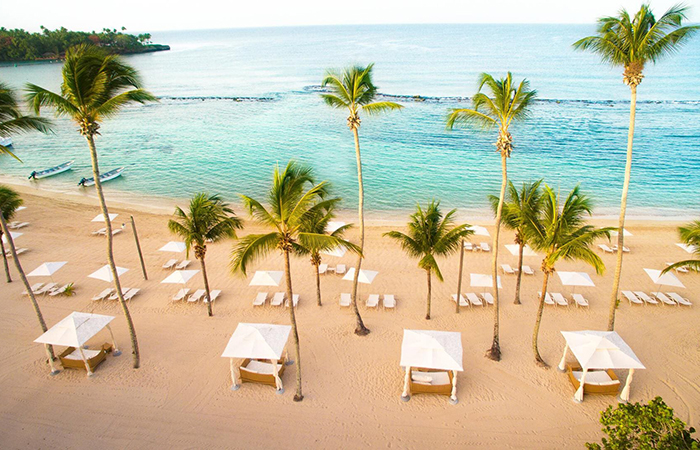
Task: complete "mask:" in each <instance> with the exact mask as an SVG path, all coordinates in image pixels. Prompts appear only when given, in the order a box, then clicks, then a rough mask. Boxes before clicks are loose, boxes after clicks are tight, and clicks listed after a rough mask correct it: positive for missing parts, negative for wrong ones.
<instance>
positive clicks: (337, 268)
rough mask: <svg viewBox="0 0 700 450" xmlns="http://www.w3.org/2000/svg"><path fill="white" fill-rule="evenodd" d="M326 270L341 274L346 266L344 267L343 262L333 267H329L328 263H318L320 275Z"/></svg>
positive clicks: (345, 270)
mask: <svg viewBox="0 0 700 450" xmlns="http://www.w3.org/2000/svg"><path fill="white" fill-rule="evenodd" d="M328 272H334V273H335V274H337V275H342V274H344V273H345V272H347V268H346V267H345V264H338V265H337V266H335V267H331V266H329V265H328V264H325V263H324V264H319V266H318V273H319V274H321V275H324V274H326V273H328Z"/></svg>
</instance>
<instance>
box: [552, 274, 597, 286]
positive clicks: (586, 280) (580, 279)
mask: <svg viewBox="0 0 700 450" xmlns="http://www.w3.org/2000/svg"><path fill="white" fill-rule="evenodd" d="M556 273H557V275H559V279H560V280H561V284H562V286H574V287H576V286H588V287H595V283H593V280H591V277H590V275H588V274H587V273H586V272H560V271H558V270H557V272H556ZM574 290H575V289H574Z"/></svg>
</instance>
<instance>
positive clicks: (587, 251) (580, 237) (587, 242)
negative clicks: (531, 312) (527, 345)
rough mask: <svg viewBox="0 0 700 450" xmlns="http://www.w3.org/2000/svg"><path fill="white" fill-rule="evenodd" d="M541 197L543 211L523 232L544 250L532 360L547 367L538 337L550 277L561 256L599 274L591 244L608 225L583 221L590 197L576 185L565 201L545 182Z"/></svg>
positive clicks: (600, 267) (605, 233)
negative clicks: (590, 267)
mask: <svg viewBox="0 0 700 450" xmlns="http://www.w3.org/2000/svg"><path fill="white" fill-rule="evenodd" d="M543 197H544V198H543V200H542V212H541V214H540V215H539V216H536V217H534V220H532V221H530V222H529V223H528V224H527V227H526V234H527V235H528V236H529V241H530V242H531V243H532V245H533V246H534V247H535V248H536V249H537V250H539V251H542V252H544V254H545V256H544V258H543V259H542V273H543V274H544V278H543V281H542V295H541V296H540V303H539V306H538V308H537V320H536V321H535V330H534V332H533V334H532V350H533V352H534V354H535V362H536V363H537V364H538V365H539V366H541V367H548V366H547V363H545V362H544V360H543V359H542V357H541V356H540V352H539V349H538V348H537V338H538V336H539V332H540V323H541V322H542V310H543V308H544V297H545V295H546V294H547V284H548V282H549V277H550V276H551V275H552V274H553V273H554V270H555V265H556V264H557V262H559V261H560V260H569V261H582V262H585V263H586V264H589V265H591V266H592V267H593V268H594V269H595V271H596V273H598V274H599V275H601V274H602V273H603V272H604V271H605V265H604V264H603V261H602V260H601V259H600V257H599V256H598V255H597V254H596V253H595V252H594V251H593V250H592V249H591V248H590V247H591V245H592V244H593V243H594V241H595V240H596V239H599V238H600V237H602V236H607V237H610V230H611V228H596V227H594V226H592V225H587V224H586V216H590V215H591V214H592V208H593V206H592V202H591V200H590V198H589V197H587V196H586V195H584V194H582V193H581V192H580V188H579V186H576V187H575V188H574V189H573V190H572V191H571V193H569V195H568V197H567V198H566V200H565V201H564V204H561V203H560V200H559V196H558V195H557V193H555V192H554V190H553V189H552V188H551V187H549V186H546V185H545V188H544V195H543Z"/></svg>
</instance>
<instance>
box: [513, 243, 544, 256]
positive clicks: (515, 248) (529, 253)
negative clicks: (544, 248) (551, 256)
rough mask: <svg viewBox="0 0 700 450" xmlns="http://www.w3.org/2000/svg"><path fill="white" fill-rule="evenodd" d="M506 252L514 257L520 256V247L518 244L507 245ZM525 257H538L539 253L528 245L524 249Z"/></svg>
mask: <svg viewBox="0 0 700 450" xmlns="http://www.w3.org/2000/svg"><path fill="white" fill-rule="evenodd" d="M506 250H508V251H509V252H510V254H511V255H513V256H518V255H519V254H520V246H519V245H518V244H506ZM523 256H537V253H536V252H535V251H534V250H533V249H532V248H530V246H529V245H526V246H525V247H523Z"/></svg>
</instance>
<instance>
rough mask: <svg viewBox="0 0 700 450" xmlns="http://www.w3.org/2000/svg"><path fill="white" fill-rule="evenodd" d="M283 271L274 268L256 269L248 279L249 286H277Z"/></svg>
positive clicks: (282, 276)
mask: <svg viewBox="0 0 700 450" xmlns="http://www.w3.org/2000/svg"><path fill="white" fill-rule="evenodd" d="M282 278H284V272H282V271H275V270H258V271H256V272H255V275H253V279H252V280H250V283H249V284H248V285H249V286H279V285H280V283H281V282H282Z"/></svg>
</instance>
